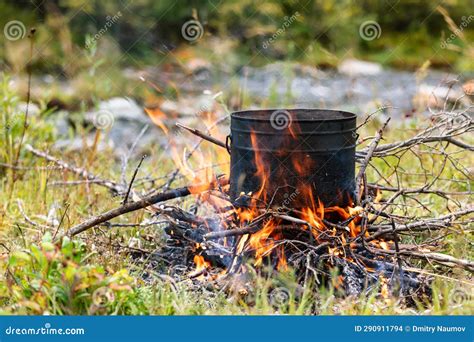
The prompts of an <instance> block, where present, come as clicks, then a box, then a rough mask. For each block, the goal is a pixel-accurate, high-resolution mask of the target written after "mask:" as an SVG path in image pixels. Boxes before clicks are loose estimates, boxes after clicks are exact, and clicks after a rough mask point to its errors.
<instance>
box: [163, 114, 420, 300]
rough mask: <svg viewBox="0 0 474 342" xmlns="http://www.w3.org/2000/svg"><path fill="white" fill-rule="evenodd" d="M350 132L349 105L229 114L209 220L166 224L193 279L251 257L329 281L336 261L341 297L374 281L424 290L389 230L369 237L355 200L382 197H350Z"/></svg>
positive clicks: (235, 268)
mask: <svg viewBox="0 0 474 342" xmlns="http://www.w3.org/2000/svg"><path fill="white" fill-rule="evenodd" d="M356 138H357V134H356V116H355V115H353V114H351V113H347V112H341V111H330V110H306V109H301V110H264V111H247V112H237V113H233V114H232V118H231V135H230V136H229V138H228V139H227V143H226V144H225V145H223V144H220V145H219V146H221V147H222V146H225V148H226V149H228V150H229V151H230V154H231V162H230V168H231V170H230V187H229V190H228V191H227V189H226V188H222V189H221V190H222V192H223V194H227V193H229V198H228V199H227V202H228V203H227V205H226V206H222V205H221V206H217V208H216V209H217V211H218V212H219V213H220V215H219V219H218V220H217V221H216V220H213V221H212V222H204V224H203V225H200V224H199V222H198V220H195V219H193V220H188V221H187V223H186V224H184V226H183V223H182V222H181V221H182V220H179V219H178V220H177V221H174V222H171V223H170V225H169V227H168V228H167V230H166V232H167V233H168V235H169V236H170V238H171V240H172V241H173V242H172V245H173V247H171V248H170V249H169V250H170V251H171V253H173V251H174V247H175V246H182V245H183V244H184V245H186V244H191V246H192V245H193V244H195V248H194V249H193V253H194V258H193V261H194V263H195V265H196V270H195V271H194V272H192V276H193V277H196V276H201V275H202V274H203V273H204V272H206V271H207V270H208V269H209V268H210V267H211V265H216V266H218V267H221V268H223V270H224V272H223V273H222V274H225V276H226V277H229V276H231V275H234V274H239V273H241V272H245V269H246V264H247V263H248V262H249V261H251V264H252V265H253V266H254V267H257V268H258V267H261V266H263V265H266V266H270V267H271V268H275V269H277V270H280V271H285V270H287V269H288V268H289V267H291V268H292V269H294V270H296V274H297V277H298V278H299V279H300V280H301V282H304V281H305V278H308V276H309V274H308V273H309V272H311V273H312V276H314V279H315V280H316V281H317V282H319V283H320V282H323V281H326V282H327V281H328V280H329V275H330V273H331V270H332V269H337V271H338V273H339V276H338V286H340V287H341V288H343V289H344V291H345V293H347V294H349V295H357V294H360V293H362V291H364V290H371V289H373V288H374V287H376V286H379V285H383V286H382V287H381V289H383V290H384V291H383V292H384V295H386V294H387V293H388V291H387V287H390V289H392V288H395V287H396V288H397V290H402V291H405V290H408V289H409V290H415V291H416V290H421V291H425V289H424V288H423V286H424V284H425V283H424V282H425V279H424V278H422V277H420V276H418V275H415V274H412V273H410V272H403V270H402V268H401V266H400V264H399V263H397V256H396V255H390V254H387V253H390V251H395V252H396V243H395V241H394V239H393V237H385V238H382V237H380V238H373V239H370V237H371V236H370V234H369V230H368V227H367V226H368V222H369V221H370V220H373V219H374V216H375V214H371V213H366V212H365V210H364V208H363V207H362V206H360V204H361V203H365V202H367V201H370V202H371V203H373V204H376V203H377V202H378V200H379V197H380V196H375V198H373V199H372V198H370V196H369V195H368V191H365V192H364V191H362V192H360V193H361V195H359V196H358V195H357V194H358V193H359V192H358V191H356V184H355V181H356V178H355V174H354V173H355V146H356ZM359 178H360V177H359ZM363 188H364V185H363V184H362V190H363ZM378 193H379V194H380V191H378ZM357 196H358V197H357ZM175 218H176V217H175ZM200 229H201V231H200ZM191 246H190V247H191ZM385 251H386V252H387V253H384V252H385ZM386 279H387V280H386ZM306 280H307V279H306ZM382 281H383V283H382ZM405 284H407V285H408V286H405ZM405 292H406V291H405Z"/></svg>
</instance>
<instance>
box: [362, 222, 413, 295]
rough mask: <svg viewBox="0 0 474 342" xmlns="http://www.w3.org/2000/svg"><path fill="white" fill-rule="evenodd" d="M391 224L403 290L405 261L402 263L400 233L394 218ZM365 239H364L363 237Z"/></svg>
mask: <svg viewBox="0 0 474 342" xmlns="http://www.w3.org/2000/svg"><path fill="white" fill-rule="evenodd" d="M391 224H392V231H393V235H394V236H393V242H394V243H395V252H396V254H395V256H396V258H397V263H398V272H399V278H400V279H399V282H400V287H401V290H403V286H404V284H403V263H402V259H401V258H400V246H399V245H398V234H397V230H396V227H395V220H394V219H393V218H392V220H391ZM362 240H364V239H362Z"/></svg>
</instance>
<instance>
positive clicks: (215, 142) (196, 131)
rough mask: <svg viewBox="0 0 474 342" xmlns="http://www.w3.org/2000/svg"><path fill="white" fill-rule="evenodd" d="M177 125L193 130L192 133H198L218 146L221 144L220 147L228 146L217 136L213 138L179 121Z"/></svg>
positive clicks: (189, 130)
mask: <svg viewBox="0 0 474 342" xmlns="http://www.w3.org/2000/svg"><path fill="white" fill-rule="evenodd" d="M176 126H178V127H179V128H182V129H185V130H187V131H188V132H191V133H192V134H194V135H197V136H198V137H200V138H202V139H204V140H207V141H209V142H211V143H213V144H215V145H217V146H220V147H223V148H227V147H226V145H225V143H224V142H222V141H220V140H217V139H216V138H213V137H211V136H210V135H208V134H206V133H204V132H202V131H200V130H198V129H195V128H191V127H188V126H185V125H182V124H180V123H177V124H176Z"/></svg>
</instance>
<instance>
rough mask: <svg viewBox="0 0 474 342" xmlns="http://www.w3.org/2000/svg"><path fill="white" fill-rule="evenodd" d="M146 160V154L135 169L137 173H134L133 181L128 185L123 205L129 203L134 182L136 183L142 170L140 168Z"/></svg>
mask: <svg viewBox="0 0 474 342" xmlns="http://www.w3.org/2000/svg"><path fill="white" fill-rule="evenodd" d="M145 158H146V154H145V155H143V156H142V158H141V159H140V162H139V163H138V165H137V167H136V168H135V171H134V172H133V176H132V179H131V180H130V184H129V185H128V189H127V193H126V194H125V197H124V199H123V202H122V204H126V203H127V201H128V196H129V195H130V191H131V190H132V186H133V182H134V181H135V177H136V176H137V173H138V170H139V169H140V166H142V163H143V160H144V159H145Z"/></svg>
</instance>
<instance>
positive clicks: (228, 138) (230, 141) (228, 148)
mask: <svg viewBox="0 0 474 342" xmlns="http://www.w3.org/2000/svg"><path fill="white" fill-rule="evenodd" d="M231 143H232V136H231V135H230V134H229V135H228V136H226V137H225V148H226V150H227V152H229V154H230V144H231Z"/></svg>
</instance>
